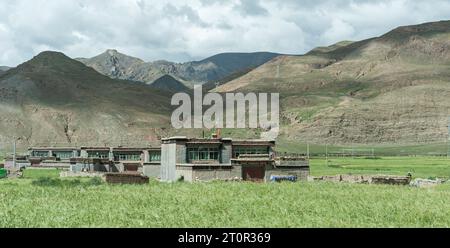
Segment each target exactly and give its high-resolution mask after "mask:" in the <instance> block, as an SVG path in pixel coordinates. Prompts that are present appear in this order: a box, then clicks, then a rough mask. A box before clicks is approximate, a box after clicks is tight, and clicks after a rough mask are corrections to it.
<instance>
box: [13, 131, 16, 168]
mask: <svg viewBox="0 0 450 248" xmlns="http://www.w3.org/2000/svg"><path fill="white" fill-rule="evenodd" d="M13 139H14V141H13V168H14V169H15V168H16V136H14V137H13Z"/></svg>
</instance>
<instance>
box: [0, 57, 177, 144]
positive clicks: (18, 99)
mask: <svg viewBox="0 0 450 248" xmlns="http://www.w3.org/2000/svg"><path fill="white" fill-rule="evenodd" d="M170 112H171V106H170V96H169V94H167V93H166V92H165V91H161V90H158V89H155V88H153V87H150V86H148V85H145V84H142V83H135V82H129V81H122V80H113V79H110V78H109V77H106V76H104V75H101V74H99V73H98V72H96V71H95V70H93V69H92V68H90V67H87V66H85V65H84V64H82V63H80V62H78V61H75V60H72V59H70V58H68V57H66V56H65V55H64V54H62V53H57V52H43V53H41V54H39V55H37V56H36V57H34V58H33V59H31V60H30V61H28V62H25V63H23V64H21V65H19V66H17V67H16V68H13V69H10V70H8V71H7V72H6V73H5V74H3V75H1V76H0V116H1V117H2V118H0V146H2V148H5V146H10V145H11V141H12V138H13V137H14V136H15V137H17V138H18V139H19V142H18V143H19V147H27V146H32V145H55V146H58V145H64V146H76V145H119V144H128V145H133V144H134V145H143V144H148V143H157V142H158V140H159V138H160V136H165V135H167V133H166V131H167V127H168V126H170V124H169V118H170Z"/></svg>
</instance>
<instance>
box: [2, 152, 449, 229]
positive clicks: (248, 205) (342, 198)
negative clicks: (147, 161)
mask: <svg viewBox="0 0 450 248" xmlns="http://www.w3.org/2000/svg"><path fill="white" fill-rule="evenodd" d="M409 171H412V172H413V175H414V176H415V177H422V178H428V177H446V178H448V177H449V175H450V165H449V163H448V160H447V159H445V158H426V157H422V158H409V157H403V158H402V157H385V158H379V159H364V158H355V159H352V158H339V159H336V158H334V159H330V160H329V161H328V165H327V162H326V160H325V159H317V158H315V159H312V160H311V173H312V174H313V175H316V176H319V175H333V174H348V173H353V174H398V175H404V174H406V173H407V172H409ZM449 206H450V183H445V184H442V185H439V186H437V187H435V188H426V189H425V188H413V187H408V186H389V185H363V184H346V183H327V182H299V183H281V184H280V183H266V184H257V183H237V182H228V183H226V182H211V183H193V184H192V183H182V182H179V183H172V184H167V183H159V182H156V181H151V183H150V184H148V185H107V184H104V183H101V182H100V181H99V180H95V179H88V178H82V179H63V180H60V179H59V178H58V171H57V170H42V169H27V170H25V171H24V178H20V179H3V180H0V227H450V208H449Z"/></svg>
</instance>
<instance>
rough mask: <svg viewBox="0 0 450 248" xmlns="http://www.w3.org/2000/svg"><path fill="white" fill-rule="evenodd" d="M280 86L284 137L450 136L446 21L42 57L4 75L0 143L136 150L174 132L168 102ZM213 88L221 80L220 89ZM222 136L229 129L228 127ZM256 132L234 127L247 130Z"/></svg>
mask: <svg viewBox="0 0 450 248" xmlns="http://www.w3.org/2000/svg"><path fill="white" fill-rule="evenodd" d="M198 83H204V84H205V85H207V88H208V89H212V91H215V92H221V93H225V92H279V93H280V101H281V135H280V137H279V140H282V141H285V140H287V141H292V142H298V143H307V142H308V143H314V144H417V143H431V142H443V141H446V140H447V137H448V132H447V124H448V117H449V116H450V99H449V97H448V96H449V95H450V21H441V22H433V23H424V24H420V25H413V26H404V27H399V28H396V29H394V30H392V31H390V32H388V33H386V34H384V35H382V36H379V37H374V38H370V39H367V40H363V41H356V42H351V41H343V42H339V43H337V44H334V45H332V46H329V47H318V48H315V49H313V50H311V51H310V52H308V53H306V54H304V55H280V54H275V53H250V54H243V53H242V54H241V53H228V54H219V55H215V56H212V57H209V58H207V59H205V60H201V61H196V62H187V63H173V62H167V61H156V62H144V61H143V60H141V59H138V58H134V57H131V56H127V55H124V54H121V53H119V52H117V51H115V50H108V51H106V52H105V53H102V54H100V55H98V56H96V57H93V58H90V59H82V58H78V59H71V58H69V57H67V56H65V55H64V54H61V53H58V52H43V53H41V54H39V55H37V56H36V57H34V58H33V59H31V60H30V61H27V62H25V63H23V64H21V65H19V66H17V67H16V68H12V69H9V70H7V71H6V72H2V73H1V74H0V115H1V116H2V118H1V119H0V145H1V144H9V143H10V140H11V139H12V137H13V136H16V137H18V138H19V139H20V142H19V143H21V144H22V145H23V146H28V145H37V144H46V145H52V144H54V145H55V144H66V145H76V144H83V145H89V144H91V145H112V144H123V145H132V144H134V143H136V142H137V143H139V142H140V144H141V145H142V144H146V143H149V142H157V141H158V139H159V138H160V137H162V136H167V135H174V134H183V135H186V134H187V135H198V134H199V133H200V132H201V131H198V130H196V131H192V130H179V131H176V130H172V129H171V128H170V113H171V111H172V109H173V107H172V106H170V97H171V95H172V94H173V93H174V92H178V91H189V88H190V87H192V85H193V84H198ZM216 83H218V84H220V86H219V87H217V88H216V87H215V85H216ZM225 131H228V130H224V133H225ZM249 133H251V134H250V135H253V134H254V130H244V131H243V130H231V131H230V132H227V134H229V135H230V136H233V135H234V136H236V137H240V138H242V137H244V136H246V135H249Z"/></svg>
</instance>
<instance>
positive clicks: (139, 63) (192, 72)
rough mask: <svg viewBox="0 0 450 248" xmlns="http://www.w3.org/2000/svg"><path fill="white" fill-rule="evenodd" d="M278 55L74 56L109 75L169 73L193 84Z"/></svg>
mask: <svg viewBox="0 0 450 248" xmlns="http://www.w3.org/2000/svg"><path fill="white" fill-rule="evenodd" d="M279 55H280V54H276V53H269V52H256V53H222V54H217V55H214V56H212V57H209V58H206V59H203V60H201V61H192V62H186V63H174V62H169V61H165V60H159V61H154V62H144V61H143V60H141V59H139V58H135V57H132V56H128V55H125V54H122V53H120V52H118V51H117V50H114V49H109V50H107V51H105V52H104V53H102V54H100V55H97V56H95V57H93V58H89V59H86V58H77V60H78V61H80V62H82V63H84V64H86V65H87V66H90V67H92V68H94V69H95V70H96V71H98V72H100V73H101V74H104V75H107V76H109V77H111V78H116V79H126V80H133V81H139V82H145V83H147V84H151V83H153V82H155V81H156V80H157V79H159V78H161V77H163V76H165V75H169V76H171V77H172V78H174V79H175V80H177V81H179V82H181V83H183V84H185V85H186V86H187V87H192V85H194V84H203V83H207V82H214V81H218V80H221V79H223V78H225V77H228V76H230V75H232V74H234V73H237V72H239V71H242V70H245V69H253V68H256V67H258V66H260V65H262V64H264V63H266V62H268V61H269V60H271V59H273V58H274V57H276V56H279Z"/></svg>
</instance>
